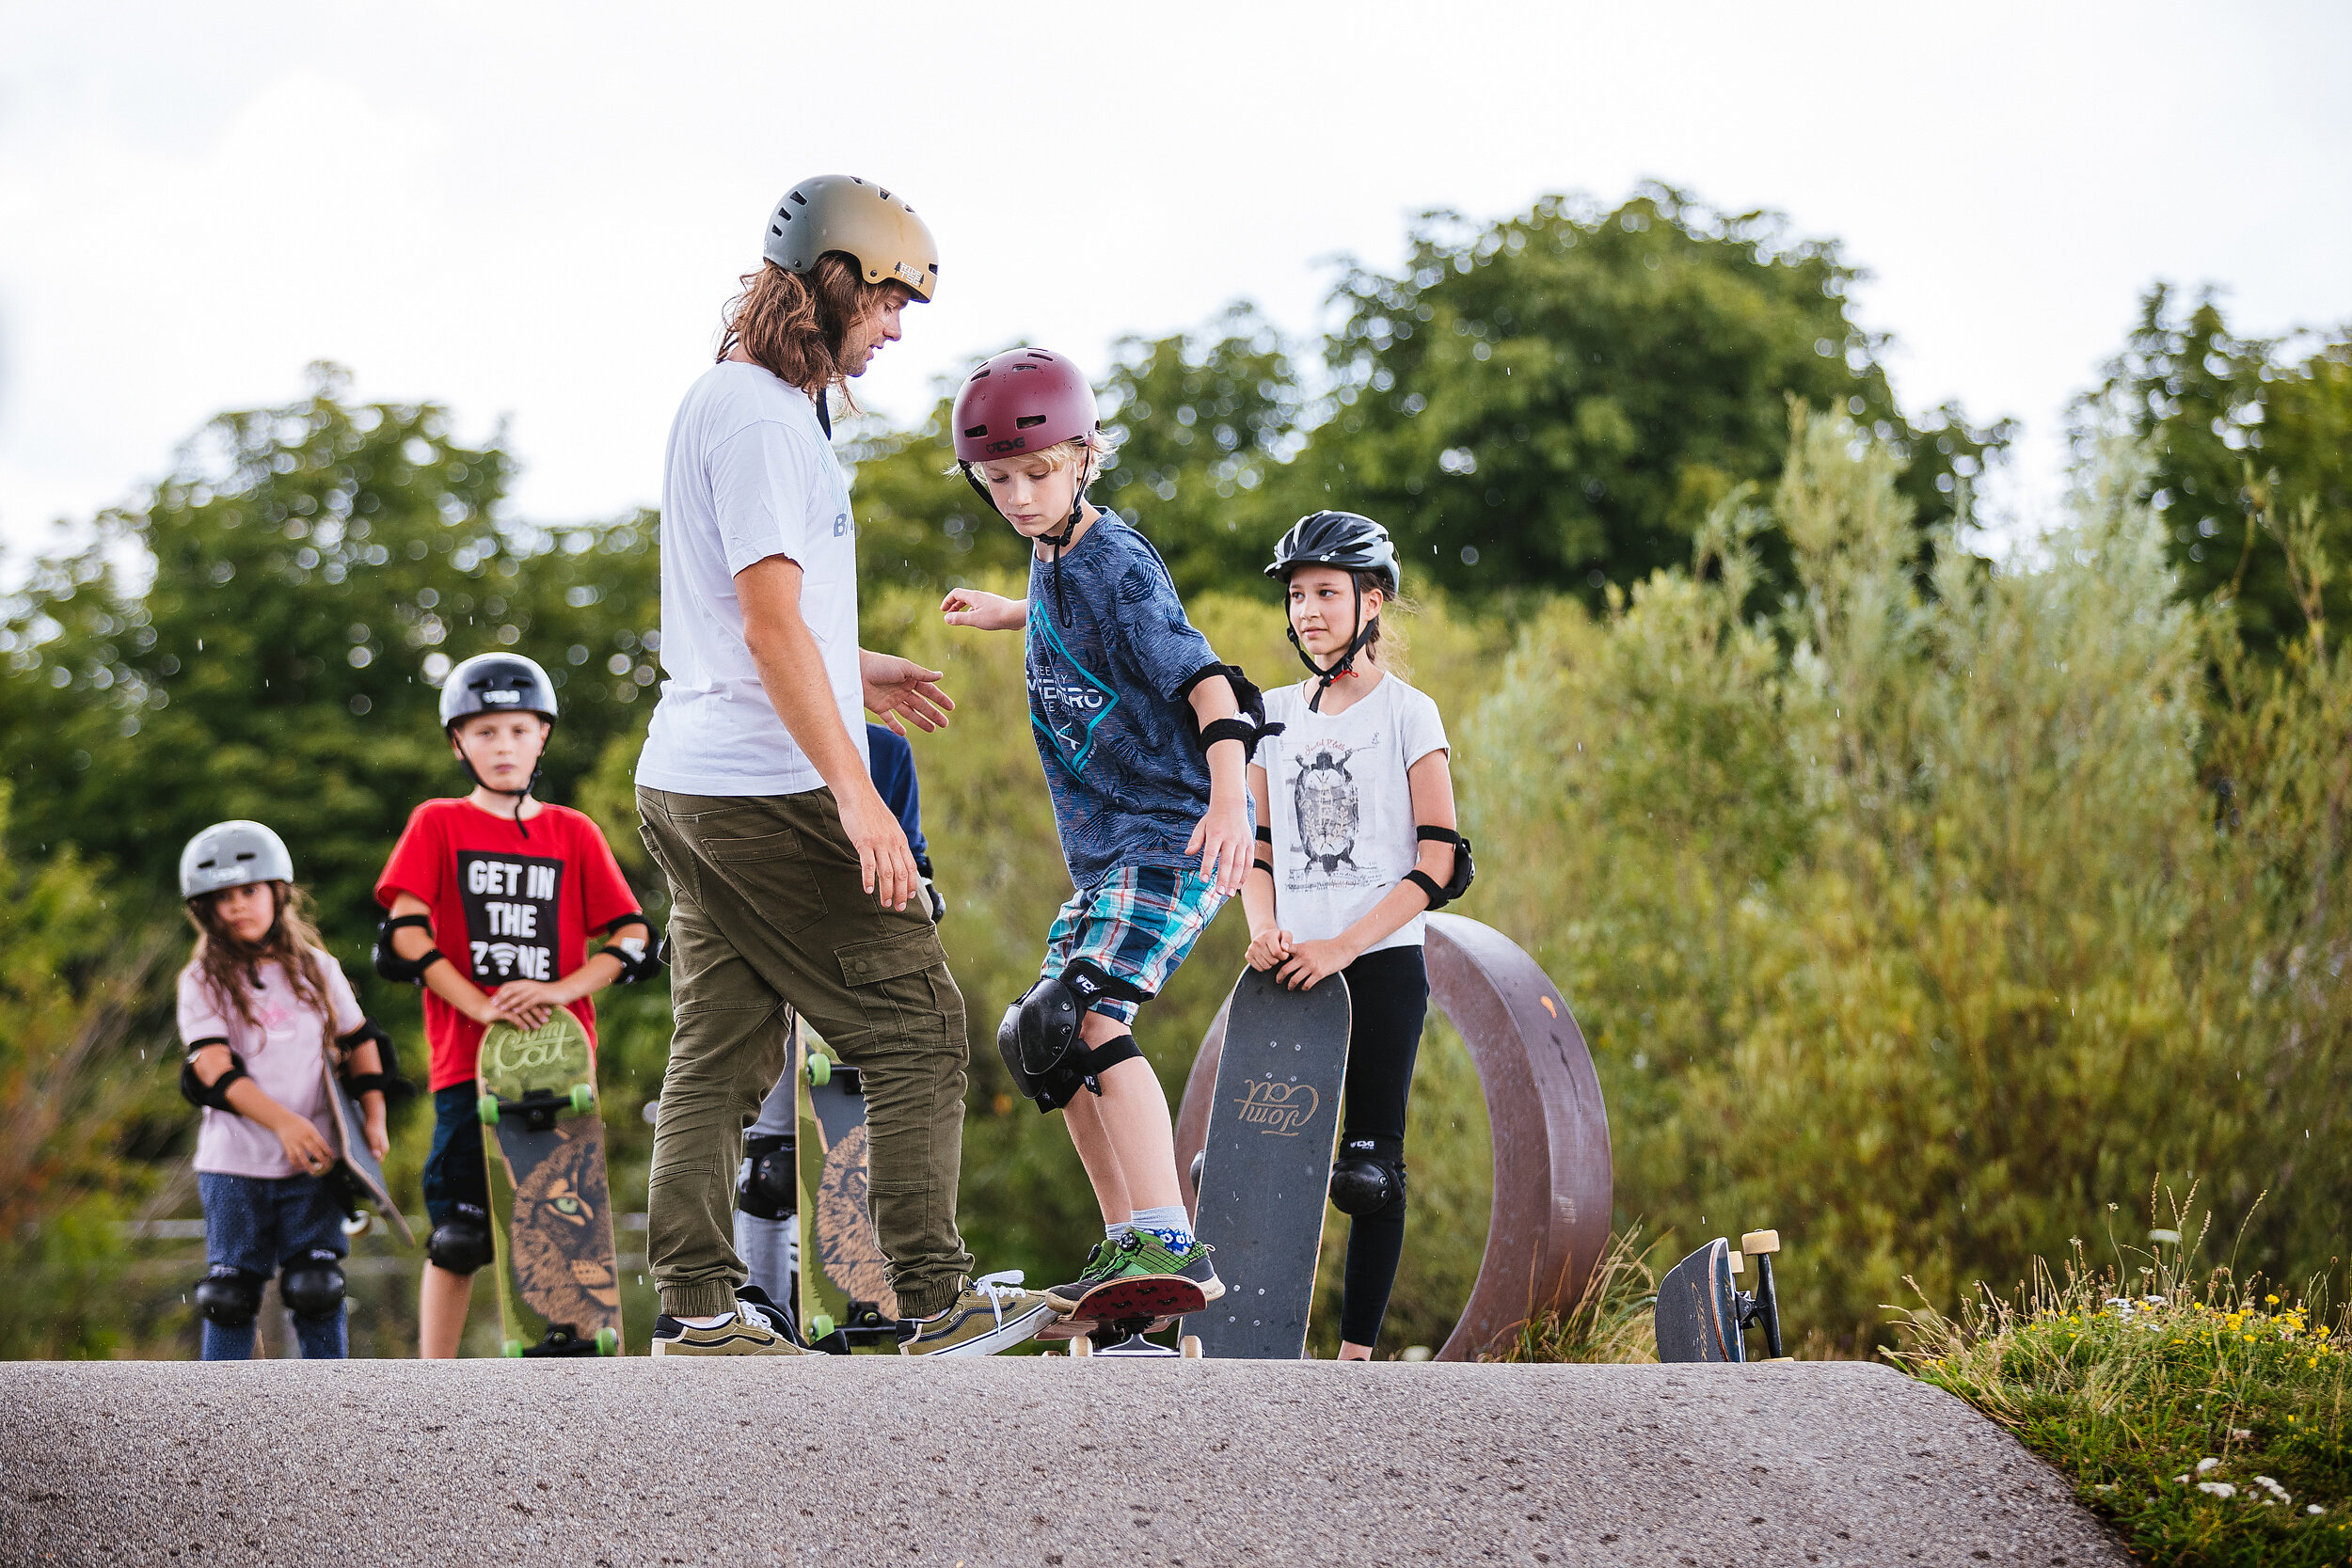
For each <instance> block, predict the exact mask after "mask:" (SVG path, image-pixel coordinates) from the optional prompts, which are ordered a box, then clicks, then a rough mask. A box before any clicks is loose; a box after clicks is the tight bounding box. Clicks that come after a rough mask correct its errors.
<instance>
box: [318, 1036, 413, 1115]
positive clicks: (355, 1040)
mask: <svg viewBox="0 0 2352 1568" xmlns="http://www.w3.org/2000/svg"><path fill="white" fill-rule="evenodd" d="M370 1040H373V1041H374V1042H375V1060H376V1070H375V1071H373V1072H354V1071H353V1070H352V1069H351V1053H353V1052H354V1051H356V1050H358V1048H359V1047H360V1046H362V1045H365V1044H366V1043H367V1042H368V1041H370ZM335 1044H336V1046H337V1048H338V1049H339V1051H340V1053H341V1055H340V1059H339V1060H338V1061H337V1063H336V1064H335V1071H336V1075H337V1076H338V1077H340V1078H342V1081H343V1088H344V1090H345V1091H346V1092H347V1093H349V1094H352V1095H354V1096H357V1095H363V1094H366V1093H368V1092H369V1091H370V1090H373V1091H375V1092H377V1093H379V1094H381V1095H383V1097H384V1098H385V1099H386V1100H388V1101H389V1100H406V1099H407V1098H408V1097H409V1096H411V1095H413V1094H415V1093H416V1092H417V1085H414V1084H411V1083H410V1082H408V1080H407V1079H405V1078H403V1077H402V1076H401V1075H400V1051H399V1049H398V1048H397V1047H395V1046H394V1045H393V1044H392V1037H391V1036H389V1035H388V1034H386V1033H385V1032H384V1030H383V1028H382V1026H381V1025H379V1024H377V1023H376V1022H374V1021H373V1020H372V1019H364V1018H363V1019H361V1020H360V1021H359V1027H358V1028H357V1029H354V1030H353V1031H352V1032H351V1033H350V1034H348V1035H337V1036H336V1037H335Z"/></svg>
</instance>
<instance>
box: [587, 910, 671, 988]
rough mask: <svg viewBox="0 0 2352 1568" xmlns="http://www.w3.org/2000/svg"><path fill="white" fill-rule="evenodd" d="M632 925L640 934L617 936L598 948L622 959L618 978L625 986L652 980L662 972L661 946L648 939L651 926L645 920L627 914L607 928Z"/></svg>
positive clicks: (617, 929)
mask: <svg viewBox="0 0 2352 1568" xmlns="http://www.w3.org/2000/svg"><path fill="white" fill-rule="evenodd" d="M630 926H634V927H637V929H638V933H639V934H638V935H636V936H628V937H622V936H616V937H614V938H613V939H612V941H611V942H606V943H605V944H604V945H603V946H602V947H599V948H597V949H596V951H597V952H599V953H610V954H612V956H613V957H614V958H618V959H620V960H621V973H620V974H619V975H618V976H617V978H618V979H619V981H620V982H621V984H623V985H625V986H626V985H634V984H635V983H636V982H637V981H639V980H650V979H652V978H653V977H654V976H655V975H657V974H660V973H661V960H662V951H661V946H660V945H659V944H656V943H653V942H648V941H647V940H646V936H647V935H648V934H649V933H650V931H651V927H648V926H647V925H646V924H645V922H644V920H642V919H640V918H638V917H636V916H633V915H632V916H625V917H623V918H622V919H619V920H616V921H614V922H613V923H612V925H611V926H610V927H607V930H608V931H619V930H622V929H623V928H625V927H630Z"/></svg>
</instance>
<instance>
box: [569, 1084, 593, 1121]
mask: <svg viewBox="0 0 2352 1568" xmlns="http://www.w3.org/2000/svg"><path fill="white" fill-rule="evenodd" d="M595 1107H596V1085H594V1084H574V1085H572V1109H573V1110H575V1111H578V1112H580V1113H581V1114H583V1115H585V1114H586V1113H587V1112H588V1111H590V1110H593V1109H594V1108H595Z"/></svg>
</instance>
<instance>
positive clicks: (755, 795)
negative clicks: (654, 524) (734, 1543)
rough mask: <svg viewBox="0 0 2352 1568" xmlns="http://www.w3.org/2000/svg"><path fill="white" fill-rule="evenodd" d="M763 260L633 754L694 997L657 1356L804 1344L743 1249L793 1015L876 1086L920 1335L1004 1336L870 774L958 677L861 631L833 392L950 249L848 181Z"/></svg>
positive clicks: (951, 1082) (955, 1038)
mask: <svg viewBox="0 0 2352 1568" xmlns="http://www.w3.org/2000/svg"><path fill="white" fill-rule="evenodd" d="M762 254H763V258H764V259H763V261H762V262H761V265H760V267H759V270H758V271H756V272H755V273H752V274H749V275H747V276H746V277H744V278H743V279H742V282H743V286H744V287H743V293H741V294H740V295H739V296H738V297H737V298H736V300H735V301H734V302H733V304H732V305H731V306H730V307H729V309H728V314H727V319H726V331H725V334H724V337H723V341H722V343H721V346H720V350H719V361H718V363H717V364H716V365H715V366H713V367H712V368H711V369H710V370H709V371H707V372H704V374H703V375H702V377H701V378H700V379H699V380H697V381H696V382H695V383H694V385H693V387H692V388H691V389H690V390H689V391H688V392H687V394H686V399H685V401H684V403H682V404H680V405H679V408H678V413H677V419H676V420H675V423H674V424H673V425H672V426H671V430H670V445H669V453H668V457H667V459H666V466H665V474H664V478H663V482H662V495H661V663H662V668H663V669H664V671H665V672H666V673H668V676H669V678H668V680H666V681H665V682H664V683H663V685H662V689H661V700H660V705H658V706H657V707H656V708H655V709H654V714H653V722H652V728H651V729H650V731H649V732H648V733H647V735H646V737H645V749H644V754H643V755H642V756H641V757H640V758H639V759H638V764H637V806H638V813H639V816H640V817H641V818H642V821H643V832H644V840H645V845H646V847H647V848H649V849H650V850H651V851H652V852H653V856H654V858H655V860H656V861H658V862H659V863H660V865H661V869H662V871H663V873H664V874H665V875H666V876H667V877H668V879H669V883H670V893H671V899H672V904H671V913H670V943H671V948H672V959H671V962H672V965H673V968H672V972H671V988H672V992H673V996H674V999H675V1006H676V1014H677V1020H676V1031H675V1036H674V1037H673V1038H672V1041H671V1045H670V1061H669V1067H668V1069H666V1070H665V1071H664V1073H663V1075H662V1081H661V1117H660V1122H659V1124H658V1125H657V1127H656V1129H655V1133H654V1148H653V1173H652V1178H651V1181H650V1191H649V1193H648V1196H647V1204H646V1208H647V1211H648V1212H647V1216H646V1252H647V1254H648V1259H649V1261H650V1262H651V1264H652V1267H653V1273H654V1280H655V1283H656V1285H657V1286H658V1287H659V1288H660V1294H661V1313H660V1318H659V1319H658V1320H657V1322H656V1323H655V1325H654V1338H653V1350H654V1354H657V1355H742V1354H754V1355H756V1354H803V1352H802V1351H801V1348H800V1347H799V1346H798V1345H797V1344H796V1343H795V1342H794V1340H793V1338H792V1336H791V1334H790V1332H789V1327H788V1323H787V1319H786V1317H785V1315H784V1314H783V1313H782V1312H781V1311H778V1310H777V1309H776V1308H775V1307H774V1306H773V1304H771V1303H770V1302H768V1301H767V1299H766V1298H765V1296H764V1295H762V1294H761V1293H760V1292H759V1291H757V1290H756V1289H753V1288H747V1287H746V1286H745V1271H744V1267H743V1263H742V1259H740V1258H739V1256H738V1255H737V1253H736V1251H735V1247H734V1243H733V1203H734V1196H735V1172H736V1166H737V1164H738V1163H739V1161H740V1159H741V1157H742V1148H743V1129H744V1128H745V1127H746V1126H747V1125H749V1124H750V1122H751V1121H752V1119H753V1117H755V1115H756V1114H757V1112H758V1108H759V1102H760V1099H761V1097H762V1096H763V1095H765V1094H766V1093H767V1092H768V1091H769V1089H770V1088H771V1086H772V1085H774V1084H775V1082H776V1080H777V1078H778V1076H779V1075H780V1074H781V1073H782V1072H783V1071H784V1069H785V1067H786V1065H787V1058H788V1053H789V1045H790V1031H791V1025H792V1017H793V1012H794V1010H795V1009H797V1010H798V1011H800V1012H801V1013H803V1014H805V1015H806V1016H807V1018H808V1019H809V1021H810V1022H812V1023H813V1024H815V1025H816V1027H817V1029H818V1032H819V1033H820V1034H822V1035H823V1036H824V1037H825V1040H826V1043H827V1044H828V1045H829V1046H831V1047H832V1049H833V1051H834V1053H836V1054H838V1055H839V1056H840V1058H841V1059H842V1060H843V1061H845V1062H847V1063H849V1064H850V1065H851V1066H853V1067H855V1068H857V1069H859V1072H860V1075H861V1078H862V1080H863V1083H864V1086H865V1093H866V1127H867V1136H868V1139H869V1144H868V1148H869V1155H868V1164H869V1169H870V1173H871V1181H870V1188H869V1191H870V1194H871V1199H872V1204H873V1214H874V1225H875V1229H876V1231H877V1233H878V1234H879V1236H880V1238H881V1242H882V1252H883V1255H884V1257H885V1258H887V1259H888V1260H889V1266H890V1282H891V1288H892V1290H893V1291H895V1292H896V1294H897V1295H898V1302H899V1307H900V1310H902V1311H904V1312H905V1313H907V1314H908V1316H909V1317H910V1319H912V1320H914V1321H913V1322H912V1323H910V1325H909V1326H908V1329H907V1331H906V1334H905V1337H904V1338H902V1339H901V1341H900V1345H899V1348H900V1349H901V1350H902V1351H904V1352H906V1353H907V1354H989V1353H992V1352H993V1351H997V1350H1001V1349H1003V1348H1005V1347H1006V1346H1007V1345H1010V1344H1014V1343H1018V1342H1019V1341H1020V1340H1022V1339H1025V1338H1028V1337H1029V1336H1030V1335H1031V1334H1034V1333H1035V1332H1036V1331H1037V1328H1038V1326H1039V1325H1040V1323H1041V1322H1042V1320H1043V1319H1044V1318H1045V1317H1046V1316H1047V1315H1048V1309H1047V1307H1046V1306H1045V1303H1044V1300H1043V1298H1042V1297H1041V1296H1038V1295H1035V1294H1033V1293H1031V1292H1028V1291H1019V1290H1014V1289H1010V1288H1009V1287H1008V1286H1006V1285H1004V1284H1003V1283H1001V1282H997V1281H991V1280H983V1281H981V1282H980V1283H978V1284H977V1285H976V1284H975V1283H974V1282H973V1280H972V1278H971V1269H972V1258H971V1255H970V1254H969V1253H967V1252H966V1251H965V1250H964V1247H963V1239H962V1237H961V1235H960V1234H959V1233H958V1231H957V1228H956V1186H957V1179H958V1176H959V1167H960V1164H961V1160H962V1154H963V1095H964V1087H965V1081H964V1072H963V1069H964V1064H965V1059H966V1054H965V1053H966V1045H965V1039H964V1017H963V998H962V996H961V993H959V992H958V990H956V983H955V981H954V980H953V979H952V978H951V977H950V976H949V974H948V973H947V959H946V952H945V951H944V950H943V949H942V948H941V947H940V944H939V933H938V931H937V929H936V927H933V925H932V924H931V919H930V911H929V909H928V907H927V906H926V905H925V904H924V903H923V901H922V900H921V898H920V897H919V895H918V887H919V884H918V880H917V878H916V874H915V867H914V855H913V853H912V852H911V851H910V850H909V849H908V847H907V840H906V834H905V832H903V831H901V830H900V828H899V826H898V818H897V816H894V815H893V814H892V812H891V810H890V808H889V806H888V805H886V804H884V803H883V801H882V797H881V796H880V795H879V794H878V793H877V792H876V791H875V788H874V785H873V783H872V781H871V779H870V778H869V777H868V775H867V771H866V730H865V722H864V718H863V715H862V714H861V712H860V709H861V707H863V708H870V709H871V710H873V711H874V712H875V713H876V714H878V715H880V716H882V718H883V720H884V721H886V722H887V723H889V725H890V726H891V727H892V728H893V729H898V730H899V731H900V733H901V734H903V733H904V730H903V728H902V727H901V725H900V716H903V717H904V718H906V719H910V720H912V721H914V723H915V725H916V726H917V727H919V728H922V729H936V728H938V727H939V726H940V725H941V724H944V723H945V722H946V712H945V710H946V709H947V708H950V707H953V706H954V704H953V703H951V702H950V701H949V700H948V699H947V697H946V694H945V693H944V692H942V691H941V690H940V689H939V687H938V685H937V682H938V681H939V679H940V673H939V672H937V671H935V670H926V669H924V668H923V667H922V666H920V665H917V664H914V663H912V662H910V661H909V660H906V659H903V658H896V657H889V656H886V655H881V654H872V653H866V652H864V651H863V650H861V649H860V648H859V647H858V644H857V633H858V614H857V534H856V530H855V529H854V528H853V527H852V526H851V524H850V495H849V487H848V485H847V483H846V482H845V481H844V479H843V476H842V472H841V468H840V466H839V465H838V464H836V463H835V462H834V457H833V451H832V448H831V446H830V444H829V443H830V437H831V436H832V421H831V418H830V416H829V415H828V413H827V410H826V404H825V399H826V396H827V393H828V391H829V390H830V388H833V387H834V386H835V385H837V384H841V383H844V382H846V380H847V379H848V378H849V377H851V376H855V375H859V374H862V373H863V372H865V370H866V365H867V364H868V363H869V362H870V361H871V359H872V357H873V356H874V353H875V351H876V350H878V349H879V348H881V347H882V345H883V344H884V343H887V342H891V341H896V340H897V338H898V331H899V313H900V311H901V310H902V309H905V307H906V306H908V305H909V304H912V303H915V302H918V301H928V300H930V297H931V293H932V291H933V289H934V288H935V287H936V285H937V282H938V277H939V255H938V250H937V248H936V246H935V245H933V243H932V240H931V234H930V229H929V228H927V227H926V226H925V225H924V223H923V220H922V219H921V218H919V217H917V216H915V214H914V209H913V208H911V207H909V206H908V205H907V204H906V203H905V202H904V201H903V200H901V199H899V198H898V197H897V196H896V195H894V194H893V193H891V192H890V191H887V190H884V189H882V187H880V186H878V185H875V184H873V183H872V182H868V181H862V180H854V179H850V178H847V177H844V176H838V175H832V176H826V177H823V178H820V179H815V180H804V181H803V182H801V183H799V184H798V185H795V186H794V187H793V188H792V189H791V191H790V192H789V193H787V195H786V197H785V198H784V199H783V200H782V201H780V202H778V203H777V205H776V209H775V211H774V213H773V214H771V216H770V218H769V221H768V232H767V240H766V244H765V245H764V246H763V250H762ZM851 406H854V404H851ZM911 904H912V906H913V907H910V905H911Z"/></svg>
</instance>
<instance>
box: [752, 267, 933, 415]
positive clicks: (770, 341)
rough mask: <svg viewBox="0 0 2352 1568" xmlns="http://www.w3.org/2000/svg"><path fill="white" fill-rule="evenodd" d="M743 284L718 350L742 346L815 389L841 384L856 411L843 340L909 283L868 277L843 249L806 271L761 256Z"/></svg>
mask: <svg viewBox="0 0 2352 1568" xmlns="http://www.w3.org/2000/svg"><path fill="white" fill-rule="evenodd" d="M736 281H737V282H739V283H740V284H742V285H743V292H742V293H739V294H737V295H736V296H735V297H734V298H733V299H731V300H729V301H728V302H727V307H726V311H725V318H724V319H725V325H726V330H725V331H724V333H723V334H722V335H721V337H720V341H719V355H718V356H719V358H721V359H725V358H726V357H727V356H729V355H731V354H733V353H734V352H735V350H736V349H737V347H738V346H740V347H741V348H742V350H743V352H744V354H746V355H747V356H750V358H751V361H752V363H753V364H755V365H757V366H759V367H760V368H761V369H763V370H765V371H768V372H771V374H773V375H774V376H775V377H776V379H778V380H779V381H782V382H784V383H786V384H787V386H792V387H798V388H800V389H801V390H802V391H803V392H806V393H807V394H808V395H809V396H810V397H818V396H820V395H821V394H822V393H823V392H824V390H825V388H828V387H839V388H842V395H843V397H844V399H845V400H846V401H847V402H848V404H849V407H850V412H851V413H853V414H854V413H856V412H857V411H858V406H857V399H856V398H854V397H851V396H850V393H849V385H848V378H847V377H846V376H844V375H843V373H842V371H841V346H842V344H843V343H844V342H845V341H848V338H849V335H850V327H852V326H855V325H857V324H858V322H859V321H860V320H861V319H863V318H864V317H865V316H866V313H867V312H868V311H870V310H872V309H875V308H876V306H878V305H879V304H881V303H882V301H883V300H885V299H887V298H888V297H889V296H890V291H891V290H893V289H896V290H898V292H899V293H902V294H903V293H907V289H906V285H904V284H903V283H868V282H866V279H865V278H863V277H859V276H858V269H857V263H856V262H855V261H851V260H850V258H849V257H847V256H845V255H843V254H842V253H841V252H840V251H837V250H829V251H827V252H825V254H823V255H822V256H819V257H818V258H817V265H816V266H814V267H813V268H811V269H810V270H809V272H808V273H807V275H806V276H803V275H802V274H800V273H796V272H787V271H785V270H784V269H783V268H782V267H780V266H778V265H776V264H775V263H774V262H773V261H762V262H761V263H760V264H759V270H758V271H757V272H747V273H745V274H744V275H743V276H742V277H739V278H738V279H736Z"/></svg>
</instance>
